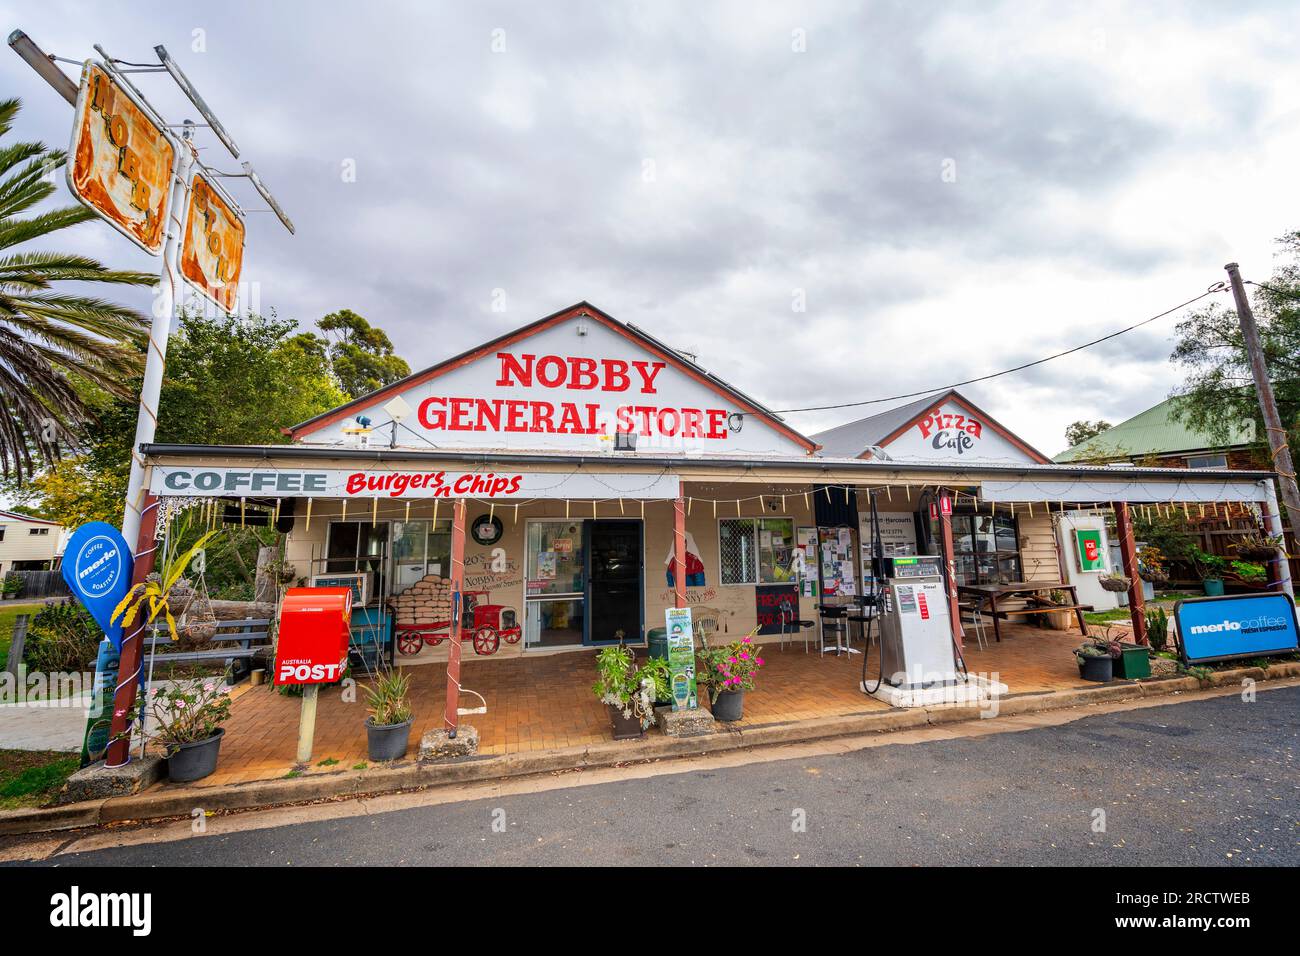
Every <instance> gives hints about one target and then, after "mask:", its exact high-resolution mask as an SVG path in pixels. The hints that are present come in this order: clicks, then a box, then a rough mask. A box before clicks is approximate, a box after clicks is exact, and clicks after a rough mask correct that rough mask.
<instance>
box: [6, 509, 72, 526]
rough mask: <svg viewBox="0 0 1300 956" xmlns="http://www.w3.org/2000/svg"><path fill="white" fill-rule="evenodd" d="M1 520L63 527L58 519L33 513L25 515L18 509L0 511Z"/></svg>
mask: <svg viewBox="0 0 1300 956" xmlns="http://www.w3.org/2000/svg"><path fill="white" fill-rule="evenodd" d="M0 521H24V522H26V523H27V524H45V525H49V526H50V527H51V528H58V527H61V525H60V524H59V523H58V522H57V521H46V520H45V519H44V518H33V517H32V516H31V515H25V514H22V513H20V512H17V511H0Z"/></svg>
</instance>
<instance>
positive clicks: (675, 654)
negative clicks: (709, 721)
mask: <svg viewBox="0 0 1300 956" xmlns="http://www.w3.org/2000/svg"><path fill="white" fill-rule="evenodd" d="M664 626H665V628H667V630H668V686H669V687H670V688H671V689H672V695H673V710H695V709H696V708H697V707H698V706H699V705H700V702H699V698H698V697H697V696H696V691H695V632H694V630H693V629H692V625H691V609H690V608H688V607H669V608H664Z"/></svg>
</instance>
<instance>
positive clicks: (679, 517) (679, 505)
mask: <svg viewBox="0 0 1300 956" xmlns="http://www.w3.org/2000/svg"><path fill="white" fill-rule="evenodd" d="M673 606H674V607H686V501H685V500H684V499H683V498H682V497H681V496H680V495H678V496H677V499H676V500H675V501H673Z"/></svg>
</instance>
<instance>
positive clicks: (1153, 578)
mask: <svg viewBox="0 0 1300 956" xmlns="http://www.w3.org/2000/svg"><path fill="white" fill-rule="evenodd" d="M1138 576H1139V577H1141V578H1142V580H1143V581H1149V582H1150V583H1151V584H1154V585H1156V586H1157V587H1164V586H1165V585H1166V584H1168V583H1169V572H1167V571H1165V569H1164V568H1159V569H1156V570H1152V569H1150V568H1143V569H1142V570H1141V571H1139V572H1138Z"/></svg>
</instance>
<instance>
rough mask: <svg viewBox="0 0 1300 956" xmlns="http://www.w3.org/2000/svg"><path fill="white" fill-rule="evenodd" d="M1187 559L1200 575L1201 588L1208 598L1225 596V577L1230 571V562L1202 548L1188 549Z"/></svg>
mask: <svg viewBox="0 0 1300 956" xmlns="http://www.w3.org/2000/svg"><path fill="white" fill-rule="evenodd" d="M1187 559H1188V560H1189V561H1191V563H1192V567H1194V568H1195V569H1196V573H1197V574H1198V575H1200V578H1201V587H1202V589H1203V590H1204V591H1205V593H1206V595H1207V596H1208V597H1220V596H1222V594H1223V575H1224V573H1225V572H1226V571H1227V570H1228V561H1227V559H1226V558H1222V557H1220V556H1219V555H1217V554H1210V553H1209V552H1208V551H1202V550H1201V549H1200V548H1197V547H1192V548H1190V549H1188V552H1187Z"/></svg>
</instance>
